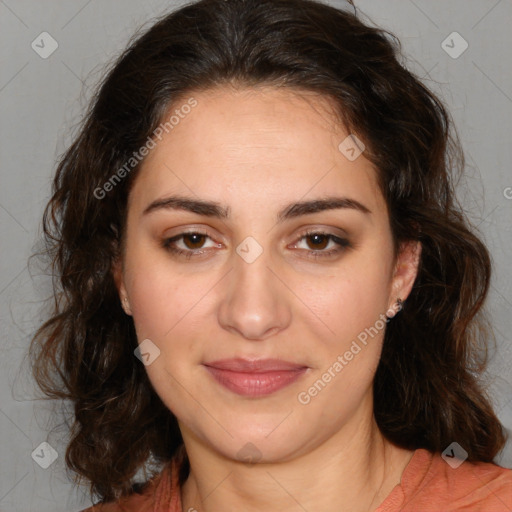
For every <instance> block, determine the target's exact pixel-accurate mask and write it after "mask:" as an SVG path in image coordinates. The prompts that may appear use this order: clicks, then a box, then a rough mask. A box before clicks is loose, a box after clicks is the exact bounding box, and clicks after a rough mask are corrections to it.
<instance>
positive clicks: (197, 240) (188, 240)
mask: <svg viewBox="0 0 512 512" xmlns="http://www.w3.org/2000/svg"><path fill="white" fill-rule="evenodd" d="M182 238H183V243H184V244H185V246H186V247H187V249H200V248H201V247H202V246H203V245H204V243H205V240H206V238H207V236H206V235H202V234H200V233H190V234H185V235H183V236H182Z"/></svg>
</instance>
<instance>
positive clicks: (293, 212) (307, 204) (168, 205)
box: [142, 196, 372, 223]
mask: <svg viewBox="0 0 512 512" xmlns="http://www.w3.org/2000/svg"><path fill="white" fill-rule="evenodd" d="M345 208H346V209H351V210H357V211H360V212H361V213H364V214H371V213H372V212H371V210H370V209H369V208H367V207H366V206H365V205H364V204H362V203H360V202H359V201H356V200H355V199H350V198H348V197H328V198H324V199H313V200H310V201H299V202H297V203H292V204H289V205H287V206H286V207H284V208H283V209H282V210H281V211H279V213H278V214H277V222H278V223H281V222H284V221H285V220H290V219H294V218H296V217H300V216H302V215H308V214H312V213H318V212H322V211H327V210H338V209H345ZM157 210H183V211H188V212H191V213H195V214H197V215H203V216H205V217H213V218H218V219H228V218H229V216H230V208H229V207H223V206H221V205H220V204H219V203H217V202H215V201H203V200H200V199H190V198H188V197H183V196H170V197H164V198H162V199H157V200H156V201H153V202H152V203H150V204H149V205H148V206H147V207H146V208H145V209H144V211H143V212H142V214H143V215H147V214H149V213H151V212H154V211H157Z"/></svg>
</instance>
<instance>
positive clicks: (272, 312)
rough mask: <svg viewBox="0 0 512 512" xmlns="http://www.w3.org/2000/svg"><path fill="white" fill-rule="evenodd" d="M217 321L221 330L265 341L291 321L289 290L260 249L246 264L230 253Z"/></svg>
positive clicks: (249, 338)
mask: <svg viewBox="0 0 512 512" xmlns="http://www.w3.org/2000/svg"><path fill="white" fill-rule="evenodd" d="M233 260H234V261H233V264H234V268H233V270H232V271H231V272H229V274H228V276H226V277H227V279H228V282H227V285H226V287H225V292H224V295H223V297H222V300H221V303H220V306H219V309H218V320H219V323H220V325H221V326H222V328H223V329H225V330H227V331H229V332H231V333H235V334H236V335H238V336H242V337H243V338H246V339H248V340H253V341H258V340H265V339H267V338H269V337H271V336H274V335H276V334H277V333H278V332H280V331H281V330H283V329H286V328H287V327H288V326H289V324H290V320H291V309H290V304H289V300H290V297H289V291H288V296H287V289H286V287H285V286H284V285H283V283H282V282H281V281H280V280H279V279H278V278H277V277H276V275H278V274H279V272H278V271H277V270H276V269H275V268H271V267H272V263H271V261H269V258H268V257H267V255H266V252H265V251H264V252H263V253H262V254H261V255H260V256H259V257H258V259H256V261H253V262H252V263H248V262H246V261H244V259H242V258H241V257H239V256H238V255H237V254H234V255H233Z"/></svg>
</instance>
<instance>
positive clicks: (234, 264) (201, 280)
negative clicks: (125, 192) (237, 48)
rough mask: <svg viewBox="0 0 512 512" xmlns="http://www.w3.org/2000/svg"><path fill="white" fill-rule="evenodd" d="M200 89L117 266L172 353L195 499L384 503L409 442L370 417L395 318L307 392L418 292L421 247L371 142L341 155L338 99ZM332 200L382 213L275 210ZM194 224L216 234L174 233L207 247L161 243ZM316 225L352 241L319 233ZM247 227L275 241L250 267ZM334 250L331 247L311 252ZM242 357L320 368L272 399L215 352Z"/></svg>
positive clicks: (146, 327) (155, 372)
mask: <svg viewBox="0 0 512 512" xmlns="http://www.w3.org/2000/svg"><path fill="white" fill-rule="evenodd" d="M191 96H193V97H194V98H195V99H196V100H197V102H198V105H197V106H196V107H195V108H194V109H193V110H192V112H191V113H190V114H188V115H187V116H185V117H184V118H183V119H182V120H180V123H179V124H178V125H176V126H175V128H174V129H173V130H172V131H171V132H169V133H168V134H167V135H165V136H164V137H163V139H162V140H161V141H160V142H159V143H158V144H157V146H156V147H155V148H154V149H153V150H152V151H151V152H150V154H149V156H148V157H147V158H146V160H145V162H144V164H143V166H142V169H141V171H140V174H139V175H138V176H137V179H136V180H135V183H134V185H133V188H132V190H131V193H130V196H129V204H128V216H127V226H126V238H125V247H124V254H123V258H122V261H121V262H118V264H117V265H116V267H115V276H116V282H117V284H118V289H119V294H120V297H121V298H126V299H127V300H126V301H125V303H124V308H125V311H126V313H127V314H129V315H133V320H134V323H135V326H136V331H137V336H138V339H139V343H140V342H141V341H142V340H145V339H148V338H149V339H150V340H151V341H152V342H153V343H154V344H155V345H156V346H157V347H158V348H159V350H160V355H159V356H158V357H157V358H156V359H155V360H154V362H152V363H151V364H150V365H148V366H146V370H147V372H148V375H149V378H150V380H151V382H152V384H153V386H154V388H155V390H156V392H157V393H158V395H159V396H160V397H161V398H162V400H163V402H164V403H165V404H166V405H167V406H168V407H169V409H170V410H171V411H172V412H173V413H174V414H175V415H176V417H177V418H178V422H179V425H180V429H181V431H182V435H183V438H184V442H185V446H186V450H187V453H188V456H189V459H190V463H191V474H190V476H189V478H188V480H187V482H186V483H185V485H184V487H183V489H182V500H183V510H189V508H191V507H193V508H195V509H196V510H198V511H205V512H212V511H218V510H245V511H256V510H257V511H261V510H267V511H278V510H279V511H298V510H303V509H306V510H322V511H325V512H329V511H339V510H340V509H343V510H344V511H357V512H360V511H361V510H373V509H375V508H376V507H377V506H378V505H379V504H380V503H381V502H382V501H383V500H384V499H385V497H386V496H387V495H388V494H389V492H390V491H391V490H392V488H393V487H394V486H395V485H397V484H398V483H399V482H400V477H401V474H402V472H403V469H404V468H405V466H406V465H407V463H408V462H409V460H410V458H411V456H412V452H410V451H407V450H403V449H400V448H398V447H396V446H394V445H392V444H390V443H389V442H388V441H387V440H385V439H384V438H383V436H382V435H381V433H380V431H379V429H378V428H377V425H376V423H375V419H374V417H373V396H372V382H373V378H374V375H375V370H376V367H377V364H378V361H379V357H380V353H381V347H382V341H383V334H384V329H381V330H379V332H378V334H377V335H375V336H374V337H373V338H369V341H368V343H367V345H366V346H363V345H361V344H360V345H361V346H362V350H361V351H360V352H359V353H358V354H357V355H356V356H354V358H353V359H352V360H351V361H349V362H348V364H347V365H346V366H344V367H343V370H342V371H341V372H339V373H338V374H337V375H336V377H335V378H332V379H331V381H330V382H329V383H328V384H327V385H326V386H325V387H324V388H323V389H322V390H321V391H320V392H319V393H318V394H317V395H316V396H315V397H313V398H311V400H310V402H309V403H308V404H306V405H304V404H302V403H300V402H299V401H298V399H297V396H298V394H299V393H300V392H304V391H307V390H308V388H310V387H311V386H312V385H313V384H314V383H315V381H317V380H318V379H320V378H321V377H322V375H323V374H324V373H325V372H326V370H327V369H328V368H329V367H332V365H333V363H334V362H335V361H336V360H337V357H338V356H339V355H343V354H344V353H345V352H346V351H347V350H348V349H349V348H350V346H351V343H352V342H353V341H354V340H356V339H357V336H358V335H359V334H360V333H361V332H363V331H364V330H365V328H369V327H371V326H374V325H375V324H376V321H377V320H379V318H382V316H381V315H383V314H385V313H386V311H387V310H389V309H390V308H391V307H392V306H393V305H394V304H395V303H396V300H397V297H400V298H402V299H403V300H405V299H406V298H407V296H408V294H409V292H410V290H411V287H412V285H413V282H414V279H415V277H416V273H417V266H418V259H419V254H420V247H419V245H418V244H404V245H403V246H402V247H401V249H400V251H399V252H398V254H397V255H395V253H394V250H393V239H392V235H391V231H390V226H389V217H388V210H387V206H386V203H385V201H384V198H383V196H382V193H381V191H380V190H379V187H378V185H377V179H376V171H375V169H374V167H373V165H372V164H371V163H370V162H369V161H368V160H367V159H366V158H365V156H364V153H363V154H362V155H361V156H359V157H358V158H357V159H356V160H355V161H349V160H348V159H347V158H345V156H344V155H343V154H342V153H341V152H340V150H339V149H338V145H339V144H340V142H341V141H343V140H344V139H345V138H346V137H347V135H348V133H347V132H346V131H344V129H343V128H342V127H340V126H339V124H337V123H336V122H335V120H334V117H333V115H332V107H331V105H330V104H329V102H328V100H327V99H325V98H322V97H320V96H317V95H314V94H312V93H306V92H303V93H298V92H292V91H290V90H282V89H281V90H278V89H275V88H268V87H267V88H259V89H241V90H236V89H233V88H228V87H223V88H218V89H214V90H208V91H203V92H200V93H197V94H193V95H191ZM176 106H179V105H174V106H173V108H175V107H176ZM171 110H172V109H171ZM171 195H179V196H184V197H187V198H190V199H196V200H197V199H201V200H205V201H213V202H216V203H218V204H219V205H220V206H222V207H223V208H226V209H229V216H228V217H226V218H223V219H218V218H213V217H209V216H205V215H199V214H197V213H192V212H189V211H183V210H177V209H171V208H157V209H154V210H153V211H151V212H150V213H146V214H144V213H143V212H144V210H145V209H146V208H147V207H148V205H150V204H151V203H152V202H154V201H155V200H159V199H162V198H165V197H168V196H171ZM332 196H336V197H345V198H350V199H352V200H355V201H358V202H359V203H361V204H363V205H364V206H365V207H366V208H367V209H368V210H369V213H364V212H362V211H360V210H357V209H354V208H338V209H332V210H325V211H320V212H316V213H309V214H304V215H301V216H299V217H295V218H291V219H288V220H284V221H282V222H277V221H276V216H277V214H278V212H280V211H281V210H282V209H283V208H285V207H286V206H287V205H289V204H292V203H296V202H298V201H304V200H312V199H324V198H326V197H332ZM194 230H199V232H201V233H207V235H208V237H209V238H208V237H205V238H201V237H199V241H197V240H198V239H197V238H196V239H190V238H188V239H187V238H186V239H183V238H182V239H180V240H178V241H176V242H174V245H175V246H178V247H179V248H181V249H183V250H188V251H192V252H193V251H196V253H197V252H199V251H201V250H202V251H203V252H202V254H199V255H197V254H196V255H194V256H192V257H191V258H189V259H187V258H185V257H183V256H177V255H174V254H172V253H170V252H169V251H168V250H167V249H165V248H164V247H163V246H162V242H163V241H164V240H166V239H169V238H171V237H174V236H177V235H179V234H181V233H183V232H184V231H190V232H194ZM306 231H313V232H315V231H320V232H327V233H330V234H333V235H335V236H338V237H340V238H346V239H348V241H349V243H350V246H349V247H338V246H337V245H336V244H335V243H334V242H333V241H325V240H323V239H320V242H321V243H319V242H318V239H316V242H315V240H314V239H312V237H306V238H304V237H305V232H306ZM246 237H253V238H254V239H255V240H256V241H257V243H258V244H259V245H260V246H261V248H262V249H263V252H262V253H261V254H260V255H259V257H258V258H257V259H256V260H255V261H254V262H252V263H248V262H246V261H245V260H244V259H242V257H240V256H239V254H237V252H236V248H237V247H238V246H239V245H240V244H241V243H242V242H243V241H244V239H246ZM336 248H338V252H337V253H336V254H334V255H331V256H326V257H318V258H314V257H312V256H311V254H310V253H311V252H313V251H315V250H316V252H317V253H318V252H322V251H324V252H326V251H329V250H330V249H335V250H336ZM251 250H252V249H251ZM406 341H407V340H404V342H406ZM232 357H243V358H246V359H260V358H279V359H284V360H286V361H292V362H294V363H300V364H302V365H304V366H307V367H308V370H307V372H306V374H305V375H303V376H302V377H301V378H299V380H297V381H295V382H294V383H293V384H291V385H290V386H288V387H286V388H284V389H281V390H279V391H277V392H275V393H273V394H271V395H269V396H265V397H258V398H250V397H242V396H239V395H237V394H234V393H232V392H231V391H229V390H227V389H225V388H224V387H222V386H220V385H219V384H218V383H217V382H216V381H215V380H214V379H213V378H212V377H211V375H210V374H209V373H208V372H207V371H206V370H205V368H204V366H203V365H202V363H203V362H206V361H213V360H217V359H225V358H232ZM247 443H252V444H253V445H254V446H255V447H256V448H257V450H258V456H259V457H261V458H260V460H259V461H258V463H257V464H247V463H244V462H243V461H240V460H239V459H240V454H239V452H240V450H241V449H242V448H243V447H244V446H246V444H247ZM242 453H243V452H242Z"/></svg>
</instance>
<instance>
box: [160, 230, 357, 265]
mask: <svg viewBox="0 0 512 512" xmlns="http://www.w3.org/2000/svg"><path fill="white" fill-rule="evenodd" d="M187 235H201V236H205V237H207V238H210V239H211V237H210V236H208V234H207V233H203V232H201V231H190V232H185V233H180V234H179V235H176V236H174V237H172V238H167V239H165V240H163V241H162V247H163V248H164V249H165V250H167V251H169V252H170V253H172V254H175V255H176V256H184V257H185V258H187V259H190V258H192V257H193V256H199V255H201V254H204V252H205V251H204V250H201V249H198V250H196V251H194V250H183V249H179V248H177V247H175V246H174V245H172V244H173V243H174V242H177V241H178V240H180V239H182V238H184V237H185V236H187ZM315 235H320V236H325V237H327V238H328V242H327V243H329V242H330V241H333V242H334V243H335V244H337V245H338V247H337V248H335V249H331V250H329V251H325V250H307V251H308V257H310V258H314V259H318V258H328V257H332V256H334V255H335V254H338V253H340V252H342V251H343V250H345V249H348V248H351V247H352V245H351V243H350V242H349V241H348V240H347V239H346V238H339V237H337V236H335V235H333V234H332V233H326V232H323V231H307V232H306V233H304V234H303V235H302V236H301V237H300V238H299V239H298V240H297V242H295V244H297V243H298V242H300V241H301V240H303V239H305V238H308V237H312V236H315Z"/></svg>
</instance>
